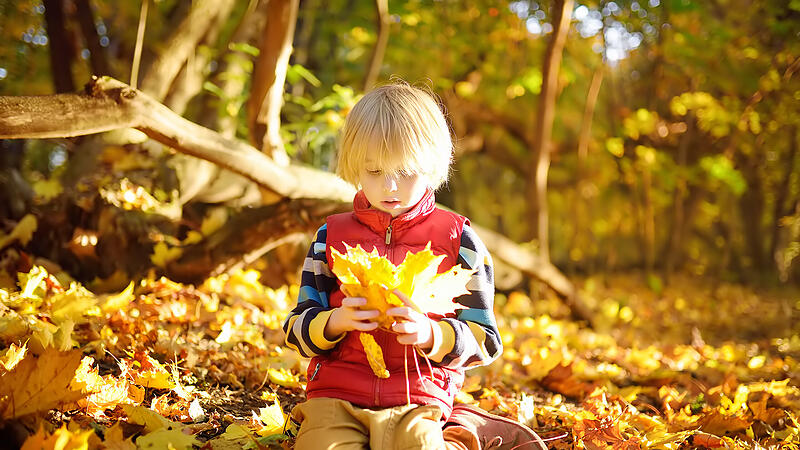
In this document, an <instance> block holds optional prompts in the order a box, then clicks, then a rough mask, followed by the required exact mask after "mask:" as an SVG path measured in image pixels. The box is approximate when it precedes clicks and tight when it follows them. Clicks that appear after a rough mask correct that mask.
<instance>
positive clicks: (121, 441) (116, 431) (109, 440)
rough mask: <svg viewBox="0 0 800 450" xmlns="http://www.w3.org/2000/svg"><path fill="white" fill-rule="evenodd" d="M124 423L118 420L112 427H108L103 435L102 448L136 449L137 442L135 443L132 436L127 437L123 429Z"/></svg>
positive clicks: (114, 449)
mask: <svg viewBox="0 0 800 450" xmlns="http://www.w3.org/2000/svg"><path fill="white" fill-rule="evenodd" d="M122 423H123V422H119V421H118V422H117V423H115V424H114V426H112V427H111V428H108V429H106V431H105V433H103V436H104V437H105V439H103V445H102V448H104V449H105V450H136V444H134V443H133V441H132V440H131V438H128V439H125V434H124V433H123V430H122ZM96 447H100V446H94V445H93V446H92V448H96Z"/></svg>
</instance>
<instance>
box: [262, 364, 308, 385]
mask: <svg viewBox="0 0 800 450" xmlns="http://www.w3.org/2000/svg"><path fill="white" fill-rule="evenodd" d="M267 375H268V376H269V381H270V383H275V384H277V385H278V386H283V387H288V388H293V387H300V375H299V374H297V375H295V374H293V373H292V372H291V371H290V370H286V369H283V368H281V369H272V368H270V369H269V370H267Z"/></svg>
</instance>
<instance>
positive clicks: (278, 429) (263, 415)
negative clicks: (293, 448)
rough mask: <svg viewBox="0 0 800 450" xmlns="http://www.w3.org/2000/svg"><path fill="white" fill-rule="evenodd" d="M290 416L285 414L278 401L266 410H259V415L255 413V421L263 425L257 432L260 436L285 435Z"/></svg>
mask: <svg viewBox="0 0 800 450" xmlns="http://www.w3.org/2000/svg"><path fill="white" fill-rule="evenodd" d="M288 417H289V416H288V415H287V414H284V412H283V409H281V404H280V403H279V402H278V400H277V399H276V400H275V402H274V403H273V404H271V405H269V406H267V407H266V408H259V409H258V415H256V413H255V412H253V421H254V422H256V423H259V424H261V425H260V426H261V427H260V429H258V430H256V433H257V434H258V435H259V436H271V435H273V434H280V433H283V427H284V425H286V420H287V419H288Z"/></svg>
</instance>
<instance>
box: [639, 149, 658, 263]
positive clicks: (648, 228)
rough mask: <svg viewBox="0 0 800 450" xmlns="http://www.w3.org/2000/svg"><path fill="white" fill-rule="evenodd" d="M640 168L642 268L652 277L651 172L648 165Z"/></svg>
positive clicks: (653, 230) (652, 222) (654, 224)
mask: <svg viewBox="0 0 800 450" xmlns="http://www.w3.org/2000/svg"><path fill="white" fill-rule="evenodd" d="M643 166H644V167H643V168H642V206H643V210H642V213H643V217H642V242H644V248H643V251H644V267H645V271H646V272H647V274H648V275H652V273H653V268H654V267H655V262H656V250H655V246H656V223H655V208H654V206H653V171H652V167H651V166H650V164H647V163H644V164H643Z"/></svg>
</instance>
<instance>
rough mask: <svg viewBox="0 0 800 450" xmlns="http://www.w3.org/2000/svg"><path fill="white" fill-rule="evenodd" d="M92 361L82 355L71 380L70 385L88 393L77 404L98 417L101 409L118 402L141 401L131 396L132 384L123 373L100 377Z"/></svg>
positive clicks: (90, 358)
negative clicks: (115, 375)
mask: <svg viewBox="0 0 800 450" xmlns="http://www.w3.org/2000/svg"><path fill="white" fill-rule="evenodd" d="M93 363H94V358H92V357H91V356H84V357H83V359H82V360H81V364H80V366H79V367H78V369H77V370H76V371H75V377H74V378H73V380H72V386H74V387H75V388H78V389H81V390H82V391H83V392H85V393H88V394H89V395H87V396H86V397H85V398H82V399H80V400H78V406H81V407H83V408H86V412H87V414H89V415H91V416H92V417H95V418H100V417H102V416H103V411H105V410H107V409H112V408H115V407H116V406H117V405H119V404H136V403H140V402H141V400H140V399H136V398H132V397H131V387H133V386H131V385H130V383H129V382H128V380H127V379H126V378H125V376H124V374H123V376H121V377H119V378H116V377H114V376H113V375H106V376H102V377H101V376H100V375H99V374H98V369H97V368H96V367H92V366H93ZM137 400H138V401H137Z"/></svg>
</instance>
